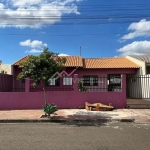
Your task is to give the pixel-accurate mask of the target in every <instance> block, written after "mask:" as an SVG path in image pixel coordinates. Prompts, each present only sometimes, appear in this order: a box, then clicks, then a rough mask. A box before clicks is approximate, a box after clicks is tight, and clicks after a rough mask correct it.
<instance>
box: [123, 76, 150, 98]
mask: <svg viewBox="0 0 150 150" xmlns="http://www.w3.org/2000/svg"><path fill="white" fill-rule="evenodd" d="M126 87H127V89H126V91H127V98H137V99H138V98H140V99H144V98H145V99H148V98H150V74H149V75H140V76H135V75H127V86H126Z"/></svg>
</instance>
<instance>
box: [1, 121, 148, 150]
mask: <svg viewBox="0 0 150 150" xmlns="http://www.w3.org/2000/svg"><path fill="white" fill-rule="evenodd" d="M149 149H150V125H137V124H132V123H127V124H118V123H115V124H107V125H105V126H101V125H100V126H91V125H86V126H84V125H81V126H79V125H65V124H52V123H20V124H19V123H16V124H13V123H6V124H0V150H149Z"/></svg>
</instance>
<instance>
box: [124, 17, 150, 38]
mask: <svg viewBox="0 0 150 150" xmlns="http://www.w3.org/2000/svg"><path fill="white" fill-rule="evenodd" d="M128 30H131V31H133V32H131V33H128V34H126V35H124V36H123V37H122V38H121V39H122V40H128V39H134V38H136V37H139V36H150V21H146V19H142V20H141V21H139V22H137V23H136V22H134V23H131V24H130V25H129V27H128Z"/></svg>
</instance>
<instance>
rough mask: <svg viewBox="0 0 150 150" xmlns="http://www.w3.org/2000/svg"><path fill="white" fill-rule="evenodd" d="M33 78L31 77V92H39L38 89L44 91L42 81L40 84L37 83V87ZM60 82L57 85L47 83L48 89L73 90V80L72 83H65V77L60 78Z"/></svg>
mask: <svg viewBox="0 0 150 150" xmlns="http://www.w3.org/2000/svg"><path fill="white" fill-rule="evenodd" d="M33 82H34V81H33V80H31V79H30V87H29V91H30V92H38V91H43V83H42V82H41V83H40V84H39V85H37V86H36V87H33V86H32V84H33ZM58 83H59V84H56V85H48V84H47V85H46V91H73V90H74V88H73V82H72V84H71V85H64V84H63V78H60V79H59V82H58Z"/></svg>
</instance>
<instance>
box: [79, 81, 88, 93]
mask: <svg viewBox="0 0 150 150" xmlns="http://www.w3.org/2000/svg"><path fill="white" fill-rule="evenodd" d="M78 89H79V91H80V92H83V91H84V92H88V89H87V88H86V87H84V86H83V82H82V81H81V80H79V83H78Z"/></svg>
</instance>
